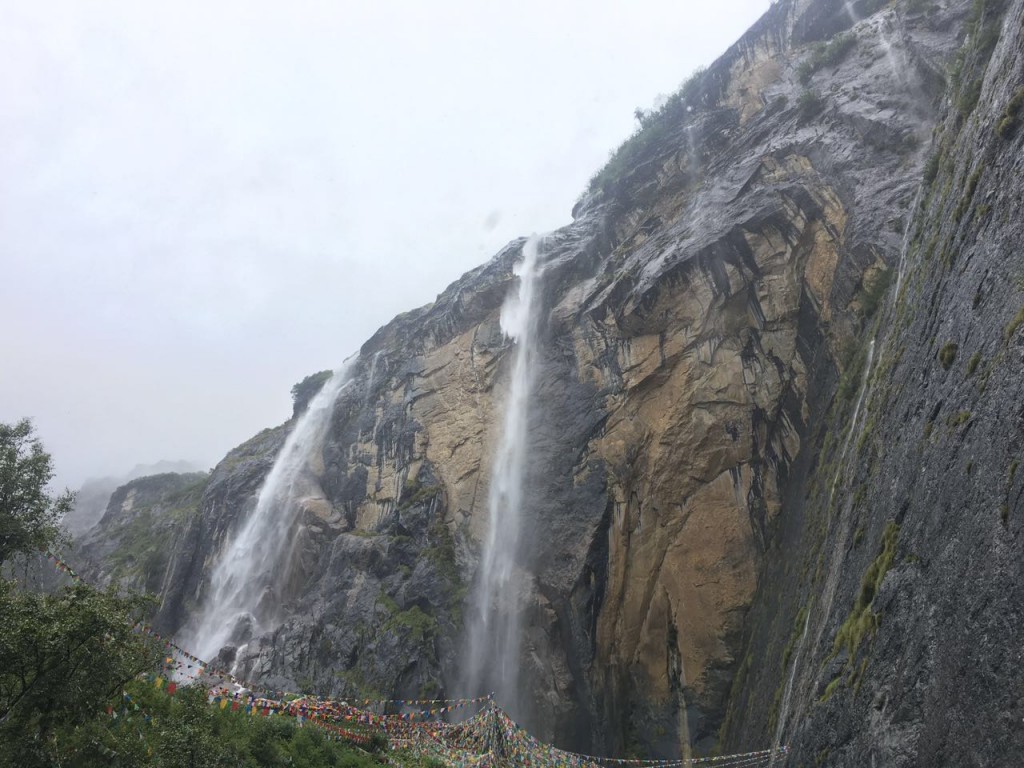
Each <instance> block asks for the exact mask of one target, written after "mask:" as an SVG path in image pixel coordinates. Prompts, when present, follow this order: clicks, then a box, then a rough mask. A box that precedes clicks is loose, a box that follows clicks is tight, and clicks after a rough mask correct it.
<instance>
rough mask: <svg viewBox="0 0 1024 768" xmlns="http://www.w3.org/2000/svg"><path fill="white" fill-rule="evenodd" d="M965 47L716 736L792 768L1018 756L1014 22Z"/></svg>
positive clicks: (992, 26) (1014, 15)
mask: <svg viewBox="0 0 1024 768" xmlns="http://www.w3.org/2000/svg"><path fill="white" fill-rule="evenodd" d="M967 29H968V32H969V34H968V36H966V38H964V42H963V46H962V48H961V49H960V50H959V51H958V53H957V55H956V57H955V59H954V61H953V62H952V65H951V78H950V86H949V91H948V107H947V109H946V110H945V114H944V119H943V120H942V121H941V122H940V124H939V125H938V126H937V129H936V132H935V140H934V142H933V146H932V148H931V150H930V158H929V161H928V163H927V166H926V172H925V176H924V180H923V185H922V190H921V195H920V198H919V199H918V204H917V206H916V208H915V210H914V211H913V218H912V220H911V225H910V230H909V233H908V239H907V251H906V259H905V263H903V264H902V265H901V269H900V271H901V276H900V278H899V280H898V283H897V286H896V287H895V290H894V292H893V295H891V296H890V297H889V299H888V302H889V303H890V306H889V307H888V308H887V310H886V311H885V313H884V321H883V322H882V323H881V324H880V325H879V326H877V327H876V328H875V329H873V330H872V333H869V334H868V338H871V337H873V336H875V335H876V334H877V339H876V341H875V343H874V347H873V356H872V359H870V360H869V362H868V363H867V366H866V371H865V375H864V377H863V378H862V380H861V381H859V382H856V385H854V386H851V387H849V392H850V393H851V397H850V400H849V401H848V402H847V403H845V404H844V403H841V402H839V400H840V399H841V398H837V402H836V404H835V407H833V409H832V413H831V414H830V417H829V419H827V420H823V422H822V425H821V427H820V431H821V433H822V435H821V438H819V439H818V440H817V442H820V443H822V444H823V447H822V450H821V451H820V452H819V453H818V454H817V455H815V456H808V457H807V458H806V460H805V464H804V468H803V469H802V470H801V471H802V472H803V473H806V474H808V475H809V476H810V477H811V480H812V481H811V483H809V484H807V485H806V487H805V485H804V484H802V483H801V484H800V485H799V486H797V488H795V489H794V490H795V491H797V493H792V494H791V495H788V497H787V500H786V506H787V511H788V514H787V516H786V520H785V521H783V524H782V525H781V526H780V532H779V537H778V540H777V541H778V544H777V553H778V554H777V556H773V554H771V553H769V555H768V557H767V558H766V562H767V563H768V567H767V569H766V571H765V574H764V577H763V579H762V585H763V589H762V592H761V594H760V595H759V597H758V599H757V600H756V601H755V605H756V609H755V610H754V611H753V612H752V613H751V621H750V626H751V628H752V629H753V632H752V636H751V640H750V644H749V647H748V649H747V652H748V653H749V654H750V658H751V659H752V663H751V665H750V669H749V673H748V674H747V675H746V678H745V680H744V682H743V684H742V686H741V690H742V692H741V694H740V695H738V696H737V697H736V700H735V701H734V707H735V716H736V720H734V722H736V723H741V725H738V727H735V728H733V729H730V734H733V737H734V738H735V741H734V744H737V745H738V744H740V743H747V744H753V743H762V742H763V739H764V734H765V732H766V731H769V732H777V733H780V734H781V735H782V736H783V738H784V739H785V740H786V741H789V742H790V743H791V744H792V745H793V746H794V748H795V754H794V757H793V761H794V762H795V763H797V764H800V763H801V762H802V763H803V764H811V763H812V762H814V763H816V764H821V765H830V766H861V765H866V764H868V763H870V764H872V765H885V766H947V765H948V766H954V765H957V766H962V765H978V766H981V765H984V766H1011V765H1019V764H1020V756H1021V755H1022V754H1024V736H1022V730H1021V728H1020V723H1021V721H1022V719H1024V711H1022V706H1024V704H1022V701H1021V698H1020V695H1019V692H1020V691H1021V689H1022V674H1024V673H1022V670H1021V665H1020V659H1019V656H1020V650H1021V648H1022V641H1024V624H1022V606H1024V592H1022V590H1024V579H1022V577H1024V573H1022V568H1024V565H1022V562H1024V561H1022V559H1021V515H1022V513H1024V504H1022V497H1024V488H1022V480H1024V477H1022V476H1021V474H1020V472H1019V467H1020V461H1021V458H1022V457H1021V453H1022V440H1024V431H1022V427H1024V410H1022V407H1021V406H1022V403H1024V397H1022V395H1024V392H1022V388H1024V379H1022V377H1021V375H1020V373H1021V363H1022V353H1024V335H1022V332H1021V331H1022V329H1024V322H1022V321H1024V283H1022V267H1024V261H1022V260H1021V257H1020V244H1021V242H1022V239H1024V224H1022V220H1021V216H1020V211H1021V200H1022V195H1024V181H1022V179H1024V176H1022V173H1021V171H1022V166H1024V152H1022V147H1021V144H1022V137H1024V131H1021V130H1020V122H1021V117H1022V116H1024V109H1022V105H1024V3H1021V2H1002V3H1000V2H989V3H975V4H974V5H973V7H972V10H971V14H970V16H969V18H968V19H967ZM865 347H867V339H865ZM866 351H870V348H869V349H868V350H866ZM858 400H859V401H860V402H861V404H862V405H861V408H860V411H859V412H857V411H856V402H857V401H858ZM829 433H830V434H831V437H830V436H829ZM798 493H799V494H802V495H803V497H802V498H801V496H800V495H798ZM773 660H775V662H776V663H772V661H773ZM779 660H783V661H784V663H783V664H779V663H778V661H779ZM773 702H774V703H773Z"/></svg>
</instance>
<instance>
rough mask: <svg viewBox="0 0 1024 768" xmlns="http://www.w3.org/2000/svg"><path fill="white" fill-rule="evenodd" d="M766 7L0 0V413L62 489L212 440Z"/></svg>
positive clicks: (210, 456) (460, 252)
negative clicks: (40, 447) (33, 439)
mask: <svg viewBox="0 0 1024 768" xmlns="http://www.w3.org/2000/svg"><path fill="white" fill-rule="evenodd" d="M768 5H769V3H768V0H759V1H756V2H755V1H754V0H721V1H720V2H717V3H713V4H696V3H689V2H672V3H669V2H663V3H659V2H649V1H646V0H644V1H639V0H634V2H630V3H623V2H597V1H596V0H588V1H587V2H577V1H576V0H573V1H572V2H568V1H564V2H557V3H551V2H536V1H535V0H516V1H515V2H507V1H506V2H502V3H492V2H453V1H440V0H438V1H435V2H433V3H414V2H402V3H400V2H380V1H375V2H372V3H353V2H338V1H337V0H331V1H324V2H304V1H303V0H295V1H293V2H289V3H279V2H273V3H272V2H269V1H268V2H263V1H261V2H255V1H251V0H247V1H245V2H234V1H229V0H222V1H219V2H212V3H211V2H199V1H198V0H178V2H175V3H163V4H159V5H157V4H153V3H139V2H133V1H130V0H126V1H124V2H121V1H120V0H97V1H96V2H90V3H81V2H77V1H75V0H68V1H67V2H65V1H62V0H39V2H33V3H25V2H19V1H18V0H0V144H2V146H3V151H2V152H0V266H2V272H0V275H2V277H0V322H2V327H3V333H2V334H0V371H2V374H0V421H12V420H15V419H17V418H20V417H23V416H28V417H31V418H32V419H33V420H34V421H35V423H36V426H37V429H38V432H39V434H40V436H41V437H42V438H43V440H44V442H45V444H46V447H47V448H48V450H50V452H51V453H52V454H53V455H54V459H55V462H56V468H57V472H58V478H57V479H58V481H59V483H60V484H62V485H64V484H66V485H69V486H71V487H75V486H77V485H79V484H80V483H81V482H82V481H83V480H84V479H86V478H88V477H95V476H102V475H106V474H120V473H123V472H125V471H127V470H128V469H130V468H131V467H133V466H134V465H136V464H139V463H150V462H156V461H159V460H162V459H167V460H177V459H186V460H191V461H196V462H199V463H201V464H203V465H212V464H213V463H214V462H216V461H217V460H218V459H219V458H220V457H222V456H223V455H224V453H225V452H226V451H227V450H229V449H230V448H232V447H233V446H235V445H237V444H238V443H240V442H242V441H244V440H245V439H247V438H248V437H250V436H251V435H252V434H254V433H255V432H257V431H259V430H260V429H262V428H264V427H267V426H272V425H274V424H278V423H280V422H282V421H284V420H285V419H286V418H287V417H288V416H289V415H290V412H291V402H290V397H289V389H290V387H291V385H292V384H293V383H295V382H297V381H298V380H300V379H301V378H303V377H304V376H305V375H307V374H308V373H311V372H313V371H317V370H321V369H324V368H333V367H336V366H338V365H339V364H340V363H341V361H342V360H343V359H344V358H345V357H347V356H348V355H350V354H351V353H353V352H355V351H356V350H357V349H358V348H359V346H360V345H361V344H362V343H363V341H365V340H366V339H367V338H368V337H369V336H370V335H371V334H372V333H373V332H374V331H375V330H376V329H377V328H378V327H379V326H381V325H382V324H384V323H386V322H387V321H388V320H389V319H390V318H391V317H392V316H394V315H395V314H397V313H398V312H402V311H405V310H408V309H411V308H412V307H415V306H419V305H421V304H424V303H427V302H430V301H431V300H433V298H434V297H435V296H436V295H437V294H438V293H439V292H440V291H441V290H443V289H444V287H445V286H446V285H447V284H448V283H450V282H451V281H452V280H454V279H455V278H457V277H458V276H459V275H461V274H462V273H463V272H465V271H466V270H468V269H470V268H472V267H474V266H476V265H477V264H479V263H482V262H483V261H485V260H487V259H488V258H490V256H491V255H492V254H493V253H494V252H496V251H497V250H498V249H499V248H500V247H501V246H502V245H504V244H505V243H506V242H507V241H508V240H510V239H511V238H513V237H516V236H519V235H523V234H529V233H531V232H541V231H546V230H550V229H553V228H555V227H557V226H560V225H562V224H564V223H566V222H567V221H569V219H570V215H569V214H570V210H571V208H572V205H573V203H574V201H575V200H576V199H577V197H578V196H579V194H580V192H581V191H582V190H583V189H584V187H585V186H586V183H587V180H588V179H589V177H590V176H591V175H592V174H593V173H594V172H595V171H596V170H597V169H598V168H599V167H600V166H601V165H602V164H603V163H604V161H605V160H606V159H607V156H608V154H609V151H610V150H612V149H613V148H614V147H615V146H617V145H618V144H619V143H621V141H622V140H623V139H624V138H625V137H626V136H627V135H628V134H629V133H630V132H631V131H632V130H633V127H634V124H635V121H634V118H633V110H634V108H636V107H645V108H646V107H650V106H651V105H653V104H654V103H655V102H656V100H657V98H658V96H659V94H667V93H670V92H671V91H673V90H675V88H676V87H677V86H678V85H679V83H680V82H682V81H683V80H684V79H685V78H686V76H687V75H688V74H689V73H690V72H692V71H693V70H694V69H695V68H696V67H698V66H699V65H706V64H709V63H710V62H711V61H713V60H714V59H715V58H716V57H717V56H718V55H720V54H721V53H722V52H724V50H725V49H726V48H727V47H728V46H729V45H730V44H731V43H732V42H734V41H735V40H736V38H738V37H739V35H740V34H742V32H743V31H744V30H745V29H746V28H747V27H748V26H749V25H750V24H751V23H752V22H753V21H754V20H755V19H756V18H757V17H758V16H759V15H760V14H761V13H762V12H764V11H765V10H767V8H768Z"/></svg>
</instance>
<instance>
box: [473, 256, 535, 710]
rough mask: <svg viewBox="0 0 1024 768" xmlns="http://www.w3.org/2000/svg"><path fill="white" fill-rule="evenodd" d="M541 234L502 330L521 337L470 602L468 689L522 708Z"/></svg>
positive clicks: (519, 270)
mask: <svg viewBox="0 0 1024 768" xmlns="http://www.w3.org/2000/svg"><path fill="white" fill-rule="evenodd" d="M540 243H541V240H540V238H538V237H537V236H534V237H531V238H530V239H529V240H527V242H526V243H525V244H524V245H523V260H522V261H521V262H520V263H519V264H517V265H516V267H515V268H514V270H513V271H514V273H515V274H516V275H518V276H519V288H518V291H517V292H516V293H515V294H510V295H509V296H508V298H507V299H506V300H505V304H504V305H503V306H502V309H501V329H502V331H503V332H504V334H505V335H506V336H507V337H509V338H511V339H512V340H513V341H515V344H516V347H515V350H514V351H513V358H512V371H511V378H510V380H509V385H508V393H507V396H506V401H505V408H504V419H503V422H502V430H501V435H500V438H499V442H498V446H497V450H496V452H495V456H494V465H493V467H492V470H491V480H490V491H489V494H488V524H489V526H488V532H487V538H486V540H485V542H484V549H483V554H482V556H481V558H480V567H479V571H478V574H477V580H476V584H475V588H474V592H473V594H472V597H471V600H470V606H469V624H468V627H467V644H466V649H467V658H466V665H465V672H464V679H463V689H464V690H465V691H466V692H467V694H468V695H476V694H477V693H481V692H484V693H486V692H492V693H494V694H495V696H496V699H497V701H498V702H499V703H500V704H501V705H502V706H503V707H505V708H506V709H507V710H509V711H510V712H511V713H513V714H515V712H516V710H517V709H518V708H519V705H520V701H519V694H520V692H519V651H520V640H521V626H520V623H521V622H520V620H521V614H522V605H521V594H520V593H521V586H522V585H521V581H520V575H521V572H520V571H519V570H518V569H517V565H516V561H517V558H518V554H519V545H520V539H521V536H522V517H523V484H524V480H525V468H526V458H527V453H528V449H529V446H528V441H529V409H530V395H531V390H532V389H533V381H534V372H535V368H536V334H537V317H536V315H537V312H536V307H535V304H536V298H537V292H538V291H537V284H538V281H539V270H538V266H537V256H538V248H539V246H540Z"/></svg>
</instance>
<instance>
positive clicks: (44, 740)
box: [0, 579, 159, 768]
mask: <svg viewBox="0 0 1024 768" xmlns="http://www.w3.org/2000/svg"><path fill="white" fill-rule="evenodd" d="M147 604H148V601H147V600H146V599H145V598H142V597H137V596H127V597H124V596H121V595H118V594H117V593H116V592H115V591H114V590H113V589H110V590H107V591H100V590H97V589H94V588H92V587H89V586H87V585H85V584H82V583H76V584H73V585H71V586H69V587H65V588H63V589H61V590H60V591H58V592H57V593H56V594H52V595H44V594H37V593H34V592H30V591H27V590H24V589H21V588H19V586H18V585H17V584H16V583H14V582H13V581H10V580H7V579H3V580H0V766H5V765H18V766H20V768H28V767H29V766H35V765H39V766H43V765H52V764H53V761H52V759H51V758H52V753H53V751H54V750H55V749H56V747H57V744H56V742H57V736H58V731H62V730H66V729H68V728H75V727H77V726H81V725H84V724H86V723H88V722H90V721H92V720H93V719H95V718H96V717H98V716H100V715H103V714H104V712H105V710H106V709H107V708H108V707H110V706H113V705H115V704H118V703H119V702H120V699H121V691H122V688H123V686H124V685H125V684H126V683H127V682H129V681H130V680H132V679H134V678H135V677H137V676H138V675H139V674H140V673H142V672H145V671H148V670H151V669H153V668H154V667H155V666H156V663H157V660H158V659H159V650H158V649H157V648H156V647H155V645H154V642H153V641H152V640H151V639H150V638H149V637H148V636H146V635H143V634H141V633H139V632H137V631H135V630H134V629H133V628H134V627H135V625H136V624H137V622H138V621H139V620H140V619H141V618H142V612H143V610H144V609H145V608H146V606H147Z"/></svg>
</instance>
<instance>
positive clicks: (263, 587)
mask: <svg viewBox="0 0 1024 768" xmlns="http://www.w3.org/2000/svg"><path fill="white" fill-rule="evenodd" d="M355 359H356V358H355V357H353V358H350V359H349V360H348V361H346V362H345V364H343V365H342V367H341V368H339V369H338V370H337V371H335V372H334V375H333V376H331V378H330V379H328V380H327V382H326V383H325V384H324V385H323V387H322V388H321V389H320V391H319V392H318V393H317V394H316V396H315V397H313V399H312V400H311V401H310V402H309V405H308V406H307V407H306V410H305V412H303V413H302V414H300V415H299V417H298V419H297V421H296V422H295V425H294V427H293V428H292V431H291V433H290V434H289V435H288V438H287V439H286V440H285V443H284V446H283V447H282V448H281V451H280V453H278V455H277V458H276V459H275V460H274V466H273V467H272V468H271V470H270V473H269V474H268V475H267V477H266V479H265V480H264V481H263V485H262V486H261V487H260V491H259V495H258V497H257V500H256V506H255V508H254V509H253V510H252V512H251V513H250V514H249V516H248V518H246V520H245V521H244V522H243V523H242V525H241V527H240V528H239V529H238V530H237V531H236V532H235V534H234V536H233V537H232V538H231V539H230V540H229V541H228V542H227V544H226V546H225V547H224V549H223V551H222V554H221V557H220V560H219V561H218V562H217V565H216V566H215V567H214V569H213V573H212V575H211V577H210V586H209V589H208V590H207V593H206V600H205V603H204V605H203V609H202V612H201V613H200V614H199V618H198V620H197V621H195V622H194V624H193V627H194V628H193V629H192V631H191V633H190V634H191V638H190V640H191V645H192V648H193V650H194V652H195V653H196V654H198V655H199V657H200V658H203V659H213V658H214V657H216V656H217V655H218V654H219V653H220V651H221V649H222V648H223V647H224V646H225V645H234V646H236V647H237V646H238V645H240V644H243V643H246V642H248V641H249V640H250V639H251V638H252V637H256V636H258V635H260V634H262V633H265V632H269V631H271V630H273V629H274V628H275V627H276V626H277V624H278V622H279V621H280V619H281V610H280V609H281V603H282V601H283V598H284V597H285V595H282V592H283V591H284V590H283V589H282V586H286V585H287V582H288V579H289V573H290V571H291V567H290V566H291V559H292V553H293V549H294V545H295V541H296V536H295V534H296V528H297V525H296V524H297V522H298V515H299V510H300V509H301V502H302V501H303V500H304V499H305V498H309V497H310V496H312V495H313V494H316V493H318V492H319V487H318V485H315V486H314V487H313V488H312V489H310V488H309V486H308V484H307V479H306V478H307V468H308V466H309V464H310V463H311V460H312V459H313V457H314V456H315V455H316V454H318V453H319V452H320V451H321V450H322V444H323V438H324V434H325V433H326V431H327V427H328V424H329V422H330V418H331V414H332V413H333V412H334V403H335V401H336V400H337V398H338V395H339V394H340V393H341V391H342V390H343V389H344V388H345V386H346V385H347V384H348V382H349V371H350V369H351V367H352V362H353V361H354V360H355Z"/></svg>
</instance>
